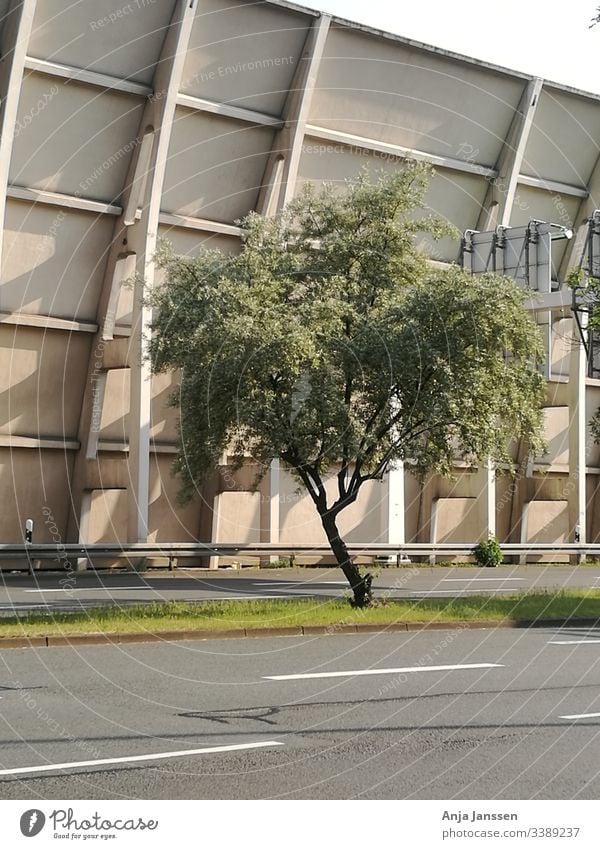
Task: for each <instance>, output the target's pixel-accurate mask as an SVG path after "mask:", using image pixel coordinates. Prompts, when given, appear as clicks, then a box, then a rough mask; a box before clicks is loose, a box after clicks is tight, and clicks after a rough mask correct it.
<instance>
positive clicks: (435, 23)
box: [299, 0, 600, 94]
mask: <svg viewBox="0 0 600 849" xmlns="http://www.w3.org/2000/svg"><path fill="white" fill-rule="evenodd" d="M299 2H300V3H301V4H302V5H306V6H311V7H312V8H316V9H320V10H321V11H324V12H331V13H332V14H334V15H339V16H340V17H343V18H347V19H348V20H351V21H357V22H359V23H363V24H368V25H369V26H373V27H376V28H377V29H382V30H386V31H388V32H394V33H397V34H398V35H403V36H406V37H407V38H412V39H415V40H417V41H423V42H425V44H432V45H435V46H436V47H443V48H445V49H446V50H453V51H454V52H455V53H463V54H465V55H466V56H472V57H474V58H476V59H482V60H484V61H487V62H493V63H494V64H496V65H503V66H505V67H507V68H511V69H513V70H516V71H524V72H525V73H528V74H531V75H532V76H538V77H545V78H546V79H549V80H553V81H554V82H559V83H564V84H566V85H570V86H574V87H575V88H579V89H583V90H584V91H590V92H594V93H596V94H600V62H599V61H598V57H599V56H600V25H599V26H597V27H595V28H593V29H589V24H590V20H591V18H592V17H593V15H594V13H595V10H596V7H597V5H598V0H569V1H568V2H566V3H561V2H559V0H549V2H539V0H501V2H500V0H496V2H490V0H480V2H479V3H476V2H470V3H454V2H452V0H411V1H410V2H406V0H308V2H307V0H299Z"/></svg>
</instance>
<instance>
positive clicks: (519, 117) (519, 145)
mask: <svg viewBox="0 0 600 849" xmlns="http://www.w3.org/2000/svg"><path fill="white" fill-rule="evenodd" d="M543 84H544V81H543V80H542V79H541V78H539V77H535V78H534V79H532V80H530V81H529V82H528V83H527V85H526V87H525V90H524V92H523V94H522V96H521V100H520V102H519V106H518V107H517V111H516V113H515V115H514V118H513V120H512V123H511V126H510V130H509V132H508V136H507V137H506V140H505V142H504V145H503V148H502V151H501V153H500V157H499V158H498V162H497V164H496V169H497V171H498V176H497V177H496V179H495V180H493V181H492V182H491V183H490V187H489V189H488V191H487V195H486V198H485V201H484V204H483V208H482V210H481V213H480V216H479V221H478V223H477V228H476V229H478V230H493V229H494V228H496V227H498V226H499V225H502V226H503V227H508V226H509V224H510V219H511V214H512V210H513V206H514V203H515V200H516V197H517V189H518V183H519V174H520V173H521V168H522V165H523V159H524V157H525V150H526V148H527V142H528V140H529V135H530V132H531V128H532V126H533V121H534V118H535V113H536V110H537V106H538V103H539V99H540V95H541V92H542V87H543ZM514 497H515V496H513V498H514ZM485 498H486V525H487V528H486V530H487V535H488V537H489V536H495V535H496V474H495V469H494V468H493V467H492V465H491V464H490V462H489V461H488V462H487V463H486V483H485Z"/></svg>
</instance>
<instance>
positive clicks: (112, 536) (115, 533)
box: [88, 489, 127, 543]
mask: <svg viewBox="0 0 600 849" xmlns="http://www.w3.org/2000/svg"><path fill="white" fill-rule="evenodd" d="M88 539H89V541H90V543H96V542H120V541H121V540H124V539H127V491H126V490H124V489H104V490H100V489H97V490H94V492H92V497H91V505H90V518H89V533H88Z"/></svg>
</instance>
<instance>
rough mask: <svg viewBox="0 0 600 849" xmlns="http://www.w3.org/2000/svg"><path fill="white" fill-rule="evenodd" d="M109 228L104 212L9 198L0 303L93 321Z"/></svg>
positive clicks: (3, 306)
mask: <svg viewBox="0 0 600 849" xmlns="http://www.w3.org/2000/svg"><path fill="white" fill-rule="evenodd" d="M112 231H113V221H112V219H111V218H110V217H109V216H97V215H93V214H90V213H86V212H81V211H76V210H69V209H58V208H56V207H50V206H44V205H42V204H37V205H32V204H29V203H22V202H20V201H13V200H9V201H8V203H7V208H6V223H5V230H4V249H3V256H2V270H1V282H0V309H1V310H2V311H3V312H25V313H34V314H40V315H51V316H56V317H58V318H74V319H77V320H87V321H94V320H95V318H96V310H97V305H98V298H99V295H100V288H101V286H102V277H103V274H104V268H105V265H106V252H107V250H108V247H109V245H110V240H111V238H112Z"/></svg>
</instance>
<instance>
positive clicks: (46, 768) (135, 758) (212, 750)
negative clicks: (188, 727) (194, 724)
mask: <svg viewBox="0 0 600 849" xmlns="http://www.w3.org/2000/svg"><path fill="white" fill-rule="evenodd" d="M270 746H283V743H279V742H277V741H276V740H267V741H266V742H264V743H239V744H237V745H232V746H211V747H209V748H205V749H186V750H183V751H180V752H157V753H156V754H152V755H131V756H129V757H126V758H102V759H101V760H96V761H72V762H71V763H64V764H43V765H42V766H19V767H16V769H1V770H0V775H21V774H24V773H28V772H54V771H55V770H58V769H81V767H84V766H103V765H105V764H127V763H137V762H139V761H161V760H168V759H170V758H187V757H191V756H192V755H210V754H217V753H219V752H239V751H242V750H244V749H264V748H266V747H270Z"/></svg>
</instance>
